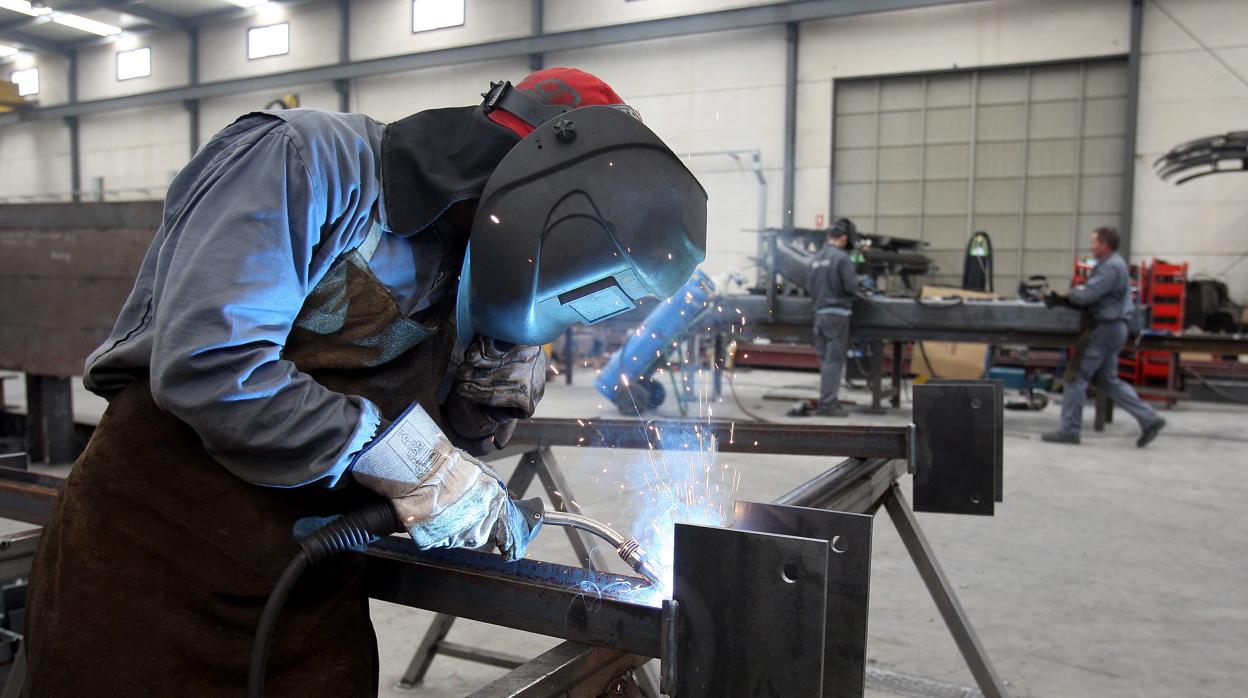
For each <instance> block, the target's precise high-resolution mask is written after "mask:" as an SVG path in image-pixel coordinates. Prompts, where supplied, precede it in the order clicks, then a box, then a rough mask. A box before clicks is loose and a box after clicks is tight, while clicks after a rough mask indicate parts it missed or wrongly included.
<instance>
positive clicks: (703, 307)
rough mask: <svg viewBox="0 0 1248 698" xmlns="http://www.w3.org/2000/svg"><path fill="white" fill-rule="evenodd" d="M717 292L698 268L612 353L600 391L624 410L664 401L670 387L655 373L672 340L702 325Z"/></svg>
mask: <svg viewBox="0 0 1248 698" xmlns="http://www.w3.org/2000/svg"><path fill="white" fill-rule="evenodd" d="M714 295H715V282H713V281H711V278H710V277H709V276H707V275H706V274H704V273H702V271H701V270H697V271H694V272H693V276H692V277H690V278H689V281H687V282H685V285H684V286H682V287H681V288H680V290H679V291H677V292H676V295H674V296H672V297H671V298H668V299H667V300H665V301H663V302H662V303H659V304H658V305H657V306H656V307H655V309H654V310H653V311H651V312H650V314H649V315H648V316H646V319H645V322H643V323H642V324H641V325H640V326H639V327H638V328H637V329H636V330H634V331H633V332H632V334H630V335H629V338H628V341H626V342H625V343H624V346H623V347H620V350H619V351H617V352H615V353H614V354H612V355H611V359H610V360H609V361H607V365H606V366H603V367H602V373H601V374H600V375H599V376H598V381H597V387H598V392H600V393H602V394H603V395H604V396H606V398H607V399H608V400H611V401H612V402H613V403H615V406H616V407H617V408H619V410H620V411H621V412H643V411H645V410H647V409H654V408H656V407H658V406H659V405H662V404H663V400H664V398H665V397H666V394H667V391H666V390H664V388H663V384H662V383H658V382H656V381H655V380H653V378H652V376H653V375H654V372H655V370H656V369H658V368H659V367H660V366H661V365H664V364H666V363H667V356H668V354H669V353H670V349H671V346H672V343H673V342H677V341H679V340H680V338H681V337H683V336H684V335H685V334H686V333H687V332H688V331H689V329H690V328H692V327H696V326H698V325H697V323H699V322H700V321H701V317H702V315H703V314H704V313H706V312H709V311H708V302H709V301H710V299H711V298H712V297H713V296H714Z"/></svg>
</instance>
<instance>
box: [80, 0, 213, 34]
mask: <svg viewBox="0 0 1248 698" xmlns="http://www.w3.org/2000/svg"><path fill="white" fill-rule="evenodd" d="M87 5H88V6H91V7H94V8H97V9H102V10H113V11H114V12H122V13H125V14H128V15H130V16H131V17H138V18H139V19H142V20H146V21H147V22H148V23H149V24H153V25H155V26H157V27H160V28H162V29H175V30H177V31H186V30H187V29H188V28H189V27H190V26H191V23H190V22H189V21H187V20H185V19H183V18H181V17H178V16H176V15H171V14H169V13H168V12H162V11H160V10H157V9H156V8H154V7H148V6H146V5H144V4H142V0H87Z"/></svg>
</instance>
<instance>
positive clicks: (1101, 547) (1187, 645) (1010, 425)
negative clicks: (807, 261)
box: [8, 371, 1248, 698]
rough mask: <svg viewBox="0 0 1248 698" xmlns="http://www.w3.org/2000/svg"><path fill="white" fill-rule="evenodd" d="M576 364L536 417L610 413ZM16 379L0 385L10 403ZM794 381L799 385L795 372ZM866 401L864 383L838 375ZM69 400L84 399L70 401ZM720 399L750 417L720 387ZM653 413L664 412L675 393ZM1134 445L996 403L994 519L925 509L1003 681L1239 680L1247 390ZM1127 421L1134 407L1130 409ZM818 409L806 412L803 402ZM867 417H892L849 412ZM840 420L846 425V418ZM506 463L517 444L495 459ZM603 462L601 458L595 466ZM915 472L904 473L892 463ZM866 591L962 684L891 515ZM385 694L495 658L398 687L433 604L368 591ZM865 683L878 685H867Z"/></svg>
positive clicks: (517, 643)
mask: <svg viewBox="0 0 1248 698" xmlns="http://www.w3.org/2000/svg"><path fill="white" fill-rule="evenodd" d="M588 378H589V376H588V375H586V374H581V375H580V376H579V379H578V381H577V384H576V385H574V386H565V385H564V384H563V383H562V381H558V382H554V383H552V384H551V385H550V386H549V387H548V390H547V396H546V399H545V400H544V401H543V402H542V405H541V408H540V410H539V412H538V416H544V417H556V416H558V417H585V416H595V415H603V416H614V410H613V408H611V407H610V406H609V405H606V404H604V402H603V401H602V400H600V399H599V398H598V397H597V394H596V393H595V392H594V391H593V390H592V388H591V387H590V381H589V380H588ZM13 383H15V381H10V382H9V385H10V391H9V398H8V402H10V403H14V402H16V401H20V395H18V394H17V393H16V392H15V391H14V390H12V388H14V387H16V386H14V385H13ZM736 383H737V390H738V393H739V395H740V397H741V398H742V400H743V402H744V403H745V405H746V407H747V408H748V409H750V411H752V412H756V413H761V414H763V415H765V416H766V417H767V418H769V419H775V420H777V421H798V420H790V419H788V418H785V417H784V416H783V412H784V411H785V410H786V409H787V408H788V407H789V406H790V405H789V403H786V402H780V401H773V400H764V399H763V394H764V393H765V392H767V391H770V390H776V389H778V388H782V387H783V388H786V392H794V391H796V392H802V391H807V392H812V393H813V388H814V386H815V385H816V383H817V377H816V376H814V375H812V374H802V373H787V372H772V371H754V372H741V373H740V374H738V377H737V380H736ZM790 386H792V389H789V387H790ZM848 395H849V397H850V398H851V399H856V400H858V401H859V402H860V403H865V402H866V400H867V399H868V398H867V396H866V394H865V393H863V392H857V391H850V392H849V394H848ZM80 404H81V405H83V406H84V407H83V408H80V409H79V410H78V411H80V412H83V411H85V412H95V411H97V408H91V407H90V405H91V403H90V402H88V401H85V400H84V401H82V402H81V403H80ZM713 407H714V412H715V416H716V417H724V418H738V419H742V418H744V414H743V413H742V412H741V411H740V410H739V409H738V407H737V406H736V405H735V404H733V401H732V398H731V396H728V397H727V399H726V400H725V401H724V402H723V403H722V404H716V405H714V406H713ZM660 414H661V415H666V416H676V415H677V414H678V413H677V412H676V411H675V408H674V407H673V406H671V405H667V406H665V407H664V408H663V409H662V410H660ZM1165 416H1166V418H1167V419H1168V420H1169V421H1170V426H1169V427H1168V428H1167V430H1166V431H1165V432H1163V434H1162V436H1160V437H1159V438H1158V440H1157V441H1156V442H1155V443H1154V444H1153V445H1152V446H1150V447H1149V448H1147V449H1143V450H1140V449H1136V448H1135V446H1134V440H1135V436H1136V434H1137V428H1136V426H1135V425H1134V424H1133V423H1129V418H1128V417H1127V416H1126V415H1125V414H1122V413H1121V412H1119V413H1118V420H1119V421H1118V422H1117V423H1115V424H1111V425H1108V426H1107V428H1106V430H1105V431H1104V432H1103V433H1096V432H1093V431H1092V430H1091V426H1090V421H1091V410H1089V411H1088V413H1087V416H1086V419H1085V421H1086V422H1089V425H1088V427H1087V429H1086V430H1085V432H1084V441H1083V445H1082V446H1080V447H1070V446H1059V445H1052V444H1045V443H1042V442H1041V441H1040V440H1039V435H1040V434H1041V433H1042V432H1044V431H1047V430H1050V429H1052V428H1053V427H1054V426H1055V424H1056V421H1057V405H1056V404H1054V405H1050V406H1049V407H1048V408H1047V409H1046V410H1045V411H1043V412H1039V413H1030V412H1007V413H1006V439H1005V459H1006V460H1005V502H1004V504H1003V505H1001V506H999V507H998V510H997V511H998V513H997V515H996V516H995V517H992V518H977V517H962V516H949V515H938V514H920V515H919V520H920V523H921V525H922V526H923V527H924V529H925V531H926V533H927V536H928V538H929V540H930V542H931V543H932V545H933V546H934V547H935V549H936V551H937V554H938V555H939V558H940V562H941V564H942V565H943V566H944V569H945V572H946V574H947V575H948V577H949V579H950V580H951V582H952V583H953V584H954V585H955V586H956V588H957V593H958V594H959V596H960V598H961V601H962V603H963V605H964V606H965V608H966V611H967V613H968V615H969V616H970V618H971V620H972V622H973V623H974V625H975V628H976V630H977V631H978V633H979V636H980V639H981V640H982V642H983V644H984V646H985V647H986V648H987V650H988V652H989V656H990V657H991V659H992V660H993V662H994V663H995V664H996V668H997V671H998V673H999V674H1000V675H1001V676H1002V677H1003V678H1004V679H1006V680H1007V681H1008V682H1009V688H1010V690H1011V692H1012V694H1013V695H1015V696H1060V697H1065V696H1097V697H1098V698H1114V697H1118V696H1122V697H1124V698H1125V697H1127V696H1132V697H1134V696H1233V695H1243V694H1244V691H1245V688H1244V686H1245V685H1248V662H1245V661H1244V658H1245V657H1248V522H1245V518H1244V516H1243V511H1244V505H1245V503H1248V449H1246V448H1245V444H1246V443H1248V408H1244V407H1234V406H1227V405H1212V404H1207V403H1192V402H1186V403H1181V404H1180V405H1179V406H1177V407H1176V408H1174V409H1171V410H1168V411H1166V412H1165ZM1123 420H1128V422H1124V421H1123ZM801 421H802V422H803V423H813V422H817V421H819V420H816V419H808V420H801ZM848 421H849V422H850V423H861V424H903V423H906V422H908V421H909V410H908V405H906V404H905V403H903V406H902V409H901V410H894V411H892V413H891V414H888V415H884V416H878V417H872V416H866V415H861V414H855V415H854V416H853V417H851V418H850V420H848ZM839 423H844V420H841V421H840V422H839ZM556 456H557V457H558V458H559V462H560V464H561V466H562V467H563V469H564V471H565V473H566V474H567V476H568V478H569V480H570V484H571V486H572V487H573V488H575V493H576V495H577V499H578V501H579V502H580V503H581V505H582V507H583V508H584V510H585V511H586V512H587V513H590V514H591V515H594V516H596V517H599V518H602V519H605V520H609V521H612V522H614V523H615V524H617V525H620V526H624V527H627V526H628V524H629V523H630V522H631V517H630V512H629V505H628V502H626V501H622V500H621V499H620V498H618V497H616V496H614V495H613V494H612V492H610V491H609V490H608V489H607V488H606V487H604V485H603V482H602V478H603V477H604V476H603V475H602V472H601V471H602V469H603V468H604V467H606V468H608V469H609V470H611V469H618V468H622V467H627V463H626V462H625V461H623V460H621V459H620V458H618V457H616V458H611V459H608V460H604V458H605V457H604V455H603V452H601V451H594V450H590V449H560V450H557V451H556ZM721 459H725V460H727V461H728V462H730V463H731V464H732V465H733V466H736V467H737V468H739V469H740V470H741V472H742V478H741V486H740V497H741V498H743V499H754V500H759V501H767V500H770V499H772V498H774V497H776V496H778V495H780V494H782V493H784V492H786V491H787V490H789V489H791V488H792V487H793V486H795V485H797V484H799V483H800V482H802V481H804V480H806V479H808V478H810V477H813V476H814V475H816V474H817V473H819V472H821V471H822V470H823V469H825V468H826V467H827V463H826V462H825V461H823V460H821V459H818V458H803V457H774V456H767V457H758V456H755V457H749V456H740V455H735V454H734V455H731V456H729V455H724V456H721ZM497 465H499V469H500V471H501V472H502V473H503V474H504V475H506V474H508V473H509V472H510V471H511V469H512V467H513V466H514V461H512V462H503V463H500V464H497ZM608 476H609V475H608ZM903 484H904V486H905V488H906V490H907V491H908V490H909V486H910V483H909V478H906V479H905V480H903ZM874 538H875V540H874V556H873V563H872V564H873V569H872V589H871V617H870V640H869V643H868V647H867V654H868V658H869V661H870V662H871V663H872V665H873V666H876V667H879V668H882V669H887V670H892V671H897V672H902V673H905V674H910V675H916V676H922V677H926V678H929V679H935V680H938V681H943V682H946V683H950V684H958V685H962V686H972V685H974V682H973V680H972V678H971V676H970V673H969V671H968V670H967V669H966V667H965V665H964V663H963V662H962V659H961V657H960V655H959V653H958V651H957V648H956V647H955V645H954V643H953V641H952V639H951V638H950V636H949V634H948V632H947V630H946V629H945V627H944V624H943V622H942V620H941V618H940V615H939V613H938V612H937V610H936V608H935V606H934V604H933V603H932V601H931V599H930V597H929V596H928V595H927V592H926V589H925V588H924V586H923V584H922V583H921V581H920V579H919V577H918V574H917V573H916V572H915V570H914V568H913V566H912V564H911V562H910V559H909V557H908V556H907V554H906V552H905V550H904V548H903V547H902V545H901V541H900V539H899V538H898V536H897V534H896V532H895V531H894V530H893V528H892V525H891V523H890V522H889V520H888V519H887V517H886V516H880V517H878V518H877V519H876V525H875V536H874ZM530 554H531V556H533V557H536V558H540V559H545V560H553V561H559V562H569V563H570V562H572V561H573V558H572V555H571V552H570V549H569V548H568V545H567V542H566V539H565V538H563V537H562V536H561V535H558V534H557V533H556V534H554V535H551V534H543V536H542V537H540V538H539V539H538V540H537V541H535V543H534V545H533V547H532V548H531V553H530ZM373 611H374V613H373V617H374V622H375V624H376V626H377V633H378V637H379V640H380V644H381V663H382V670H381V672H382V674H381V682H382V687H383V688H382V692H381V694H382V695H384V696H400V695H420V696H429V697H430V698H434V697H436V698H441V697H443V696H462V695H464V694H465V693H468V692H471V691H472V690H473V689H475V688H479V687H480V686H482V685H484V684H485V683H487V682H488V681H490V680H492V679H494V678H496V677H498V676H501V675H502V674H503V673H504V672H503V671H502V670H499V669H492V668H489V667H482V666H479V665H475V664H472V663H469V662H465V661H461V660H456V659H448V658H438V659H437V660H435V662H434V663H433V666H432V669H431V670H430V673H429V676H428V679H427V681H426V684H425V685H424V686H423V687H422V688H421V689H420V690H418V691H416V692H412V693H403V692H400V691H397V690H394V689H392V688H390V687H391V685H392V684H393V683H394V681H395V680H397V678H398V677H399V676H400V675H401V674H402V672H403V670H404V668H405V666H406V663H407V661H408V659H409V658H410V654H411V652H412V650H413V649H414V648H415V646H416V644H417V643H418V642H419V641H420V638H421V637H422V635H423V633H424V631H425V628H426V627H427V626H428V623H429V620H430V617H431V615H430V614H428V613H425V612H422V611H415V610H411V609H407V608H402V607H396V606H392V605H390V604H385V603H374V609H373ZM450 639H452V640H455V641H457V642H460V643H467V644H480V645H482V646H487V647H490V648H492V649H496V650H502V651H508V652H512V653H516V654H522V655H528V656H535V655H537V654H539V653H540V652H542V651H544V650H546V649H547V648H549V647H551V646H553V645H555V644H556V643H557V641H556V640H554V639H551V638H545V637H540V636H534V635H530V634H526V633H520V632H516V631H511V630H505V629H499V628H496V627H493V626H486V625H481V624H476V623H472V622H468V621H460V622H459V623H457V625H456V627H455V628H454V629H453V630H452V631H451V634H450ZM868 695H880V696H882V695H887V694H885V693H881V692H877V691H869V692H868Z"/></svg>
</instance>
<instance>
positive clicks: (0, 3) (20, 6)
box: [0, 0, 52, 17]
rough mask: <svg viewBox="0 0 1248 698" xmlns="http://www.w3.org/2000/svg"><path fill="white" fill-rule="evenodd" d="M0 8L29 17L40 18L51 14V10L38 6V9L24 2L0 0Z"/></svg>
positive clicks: (23, 0) (19, 0) (24, 0)
mask: <svg viewBox="0 0 1248 698" xmlns="http://www.w3.org/2000/svg"><path fill="white" fill-rule="evenodd" d="M0 7H2V8H4V9H6V10H11V11H13V12H20V13H22V14H24V15H27V16H30V17H42V16H44V15H50V14H52V8H50V7H47V6H44V5H42V4H40V5H39V6H38V7H36V6H35V5H32V4H30V3H29V2H26V0H0Z"/></svg>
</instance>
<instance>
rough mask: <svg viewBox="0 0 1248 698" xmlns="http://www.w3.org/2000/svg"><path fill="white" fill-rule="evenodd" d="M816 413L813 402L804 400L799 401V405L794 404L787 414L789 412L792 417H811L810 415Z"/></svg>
mask: <svg viewBox="0 0 1248 698" xmlns="http://www.w3.org/2000/svg"><path fill="white" fill-rule="evenodd" d="M814 413H815V406H814V405H813V404H812V403H809V402H806V401H802V402H799V403H797V405H796V406H794V407H793V409H791V410H789V411H788V412H786V413H785V414H787V415H788V416H790V417H809V416H810V415H812V414H814Z"/></svg>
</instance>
